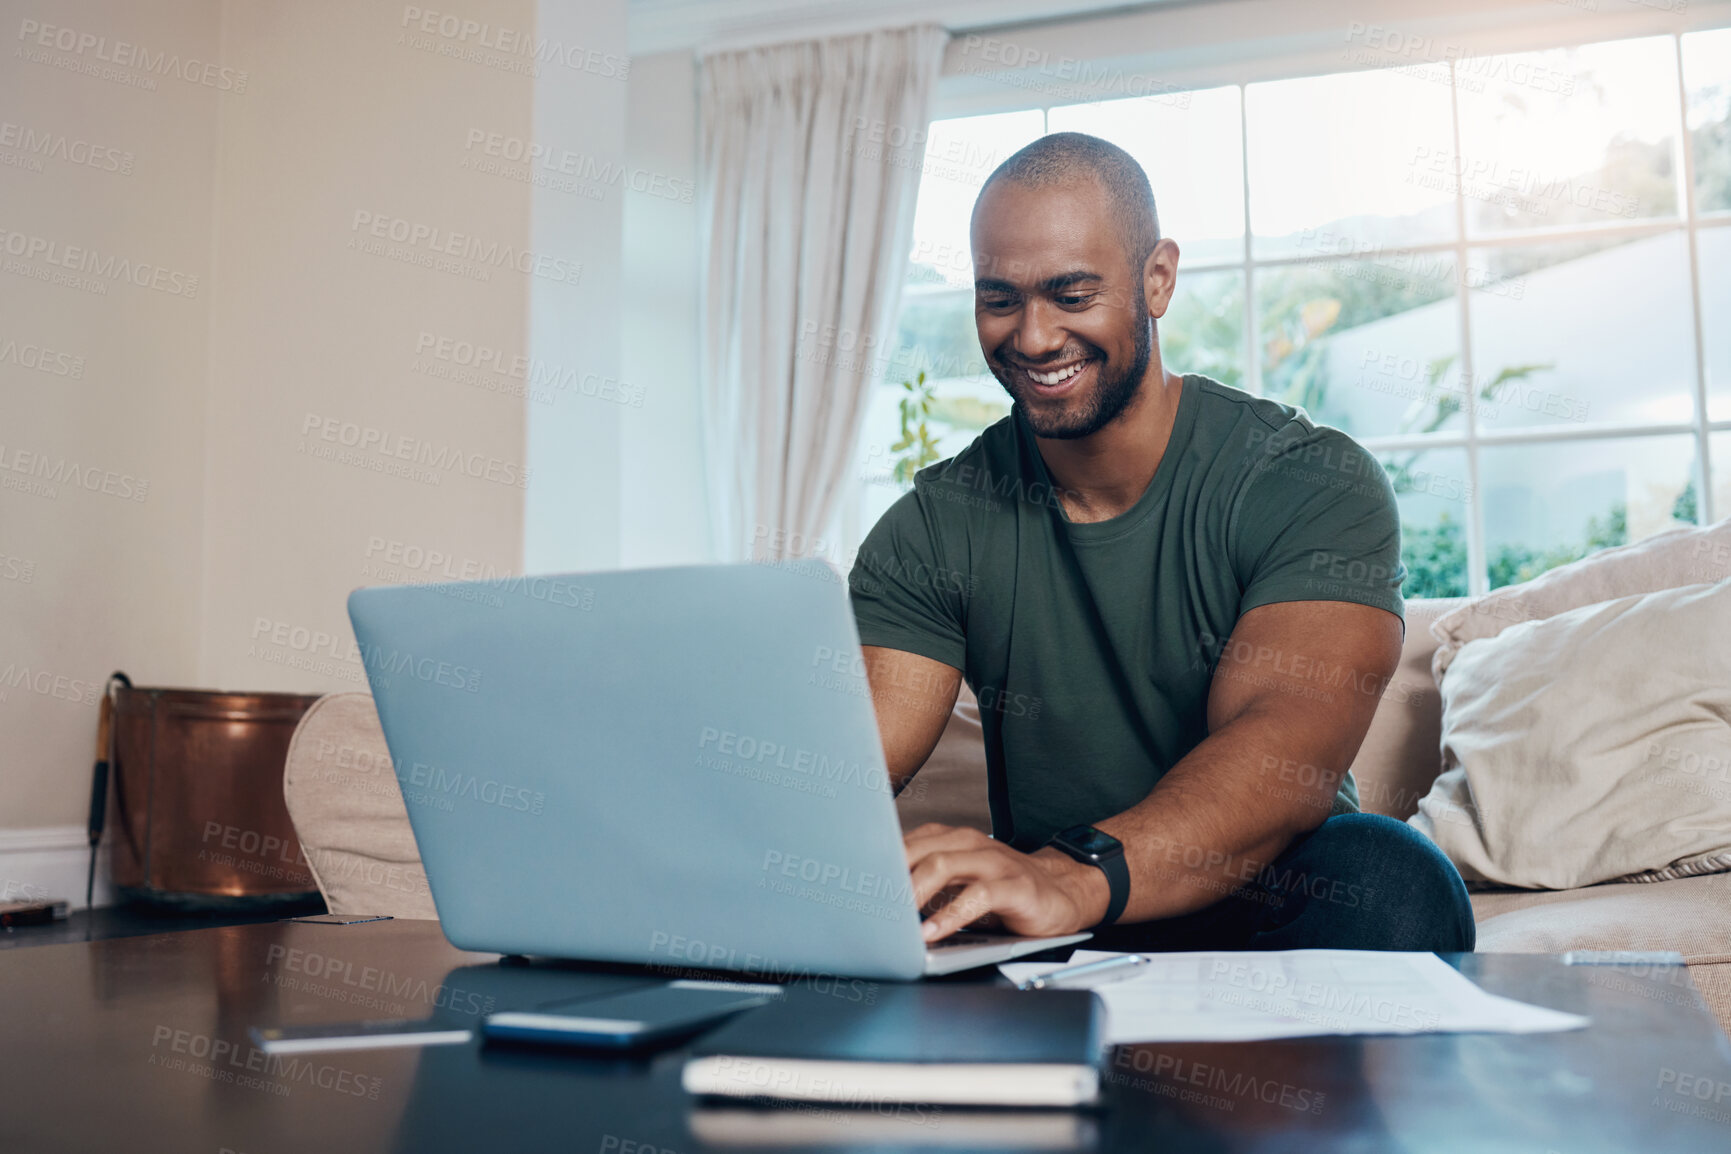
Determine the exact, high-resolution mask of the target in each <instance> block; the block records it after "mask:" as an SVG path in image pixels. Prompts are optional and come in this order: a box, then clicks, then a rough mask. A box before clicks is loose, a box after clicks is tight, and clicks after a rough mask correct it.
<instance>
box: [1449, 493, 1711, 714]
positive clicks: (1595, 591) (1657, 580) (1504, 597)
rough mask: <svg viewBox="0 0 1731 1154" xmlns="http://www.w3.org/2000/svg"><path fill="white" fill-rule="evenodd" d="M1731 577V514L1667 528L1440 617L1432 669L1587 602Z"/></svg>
mask: <svg viewBox="0 0 1731 1154" xmlns="http://www.w3.org/2000/svg"><path fill="white" fill-rule="evenodd" d="M1728 576H1731V517H1727V518H1726V519H1725V520H1723V521H1720V522H1718V523H1717V524H1713V525H1708V526H1705V527H1703V528H1694V527H1692V526H1681V527H1679V528H1676V529H1667V530H1666V531H1665V532H1663V533H1658V534H1655V535H1654V536H1652V537H1648V538H1646V539H1645V540H1642V541H1637V542H1635V543H1634V544H1632V545H1619V546H1617V547H1616V548H1614V549H1604V550H1601V551H1600V552H1597V553H1594V554H1592V555H1591V556H1588V557H1583V558H1581V559H1580V560H1579V561H1572V562H1570V563H1569V564H1567V565H1560V566H1558V567H1557V568H1555V569H1552V570H1550V571H1549V572H1548V573H1541V574H1540V575H1539V576H1537V577H1535V578H1533V579H1532V580H1531V581H1523V582H1521V583H1520V584H1519V585H1509V586H1505V587H1504V588H1502V589H1496V590H1493V591H1492V592H1490V593H1486V594H1485V595H1483V596H1482V597H1475V598H1473V599H1472V600H1471V601H1469V602H1467V603H1466V604H1465V605H1462V606H1460V607H1459V608H1457V609H1454V610H1453V611H1451V612H1449V613H1446V614H1444V615H1443V616H1441V617H1439V618H1437V620H1436V621H1435V622H1433V623H1432V624H1431V627H1430V631H1431V635H1432V636H1434V637H1435V638H1436V639H1437V642H1438V645H1437V650H1436V653H1435V655H1434V656H1433V657H1432V658H1431V672H1432V673H1433V674H1434V675H1435V677H1436V679H1437V680H1438V681H1439V682H1440V681H1441V680H1442V677H1443V674H1444V673H1445V672H1447V671H1448V667H1449V663H1450V662H1451V661H1453V660H1454V657H1455V654H1457V653H1459V652H1460V650H1461V646H1463V645H1465V644H1466V643H1467V642H1469V641H1477V640H1481V639H1483V638H1486V637H1495V636H1496V635H1497V634H1499V633H1501V632H1502V631H1503V630H1504V629H1507V628H1508V627H1509V626H1511V625H1517V624H1519V623H1520V622H1522V621H1540V620H1543V619H1544V618H1546V617H1554V616H1555V615H1556V614H1558V613H1564V612H1567V611H1568V610H1570V609H1578V608H1580V607H1581V606H1582V605H1592V604H1595V603H1596V602H1599V601H1610V600H1612V599H1614V598H1617V597H1628V596H1632V595H1633V594H1636V593H1654V592H1657V591H1658V590H1660V589H1675V588H1676V587H1677V586H1679V585H1703V584H1712V583H1713V582H1716V581H1720V580H1723V579H1724V578H1725V577H1728Z"/></svg>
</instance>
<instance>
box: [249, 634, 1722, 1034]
mask: <svg viewBox="0 0 1731 1154" xmlns="http://www.w3.org/2000/svg"><path fill="white" fill-rule="evenodd" d="M1461 603H1462V602H1461V601H1460V600H1430V601H1426V600H1412V601H1408V602H1407V616H1406V621H1407V628H1406V646H1405V648H1404V650H1403V651H1402V653H1401V662H1400V668H1399V670H1398V671H1397V673H1396V675H1395V677H1394V678H1393V680H1392V681H1391V683H1390V685H1389V687H1388V689H1387V691H1386V692H1385V693H1384V695H1383V700H1382V703H1381V705H1380V706H1379V707H1378V709H1377V712H1376V717H1375V719H1374V720H1373V721H1372V722H1371V727H1370V732H1369V734H1367V735H1366V737H1365V741H1364V745H1363V747H1362V748H1361V749H1360V750H1359V753H1358V757H1357V759H1356V760H1355V761H1354V762H1353V765H1352V770H1353V774H1354V776H1355V777H1356V778H1357V780H1358V790H1359V797H1360V799H1361V801H1362V803H1363V805H1364V808H1365V809H1367V810H1369V811H1372V812H1375V813H1383V814H1388V815H1389V816H1391V817H1396V818H1400V819H1403V820H1404V819H1405V818H1407V817H1409V816H1410V815H1411V814H1412V813H1413V812H1414V811H1416V810H1417V808H1418V801H1419V799H1420V798H1421V797H1423V796H1424V795H1425V794H1426V793H1427V792H1429V790H1430V785H1431V782H1432V781H1433V780H1434V779H1435V778H1436V776H1437V774H1438V773H1439V772H1440V771H1441V729H1442V709H1441V699H1440V697H1439V696H1438V694H1437V689H1436V684H1435V682H1434V681H1433V680H1432V677H1431V654H1432V652H1433V651H1434V650H1435V649H1436V642H1435V640H1433V639H1432V637H1431V635H1430V624H1431V622H1432V621H1434V620H1436V619H1437V618H1438V617H1440V616H1441V615H1442V614H1443V613H1445V612H1447V611H1448V610H1450V609H1453V608H1454V607H1455V606H1457V605H1459V604H1461ZM283 792H284V795H285V798H286V799H287V801H288V808H289V813H290V815H291V816H292V817H293V818H294V822H295V827H296V830H297V831H298V832H299V834H300V837H301V840H302V843H303V844H304V845H305V846H306V849H307V853H308V856H309V859H310V861H311V863H312V868H313V872H314V875H315V876H316V877H317V878H318V880H319V887H320V889H321V890H322V891H323V892H324V894H325V898H326V900H327V902H329V904H330V907H331V909H332V911H333V912H338V913H354V912H364V913H389V914H395V915H396V916H398V917H429V918H430V917H433V916H435V914H434V911H433V904H432V899H431V897H430V895H429V893H428V890H427V885H426V879H425V876H424V875H423V874H422V873H421V871H420V861H419V857H418V855H417V854H416V852H415V846H414V839H413V837H412V835H411V834H410V833H409V829H408V815H407V813H406V811H405V810H404V808H403V801H402V796H401V793H400V792H399V791H398V789H397V782H396V778H395V776H394V775H393V774H392V772H391V769H390V761H389V753H388V751H387V750H386V748H385V742H384V736H383V734H381V733H380V732H379V726H378V718H377V715H376V714H375V713H374V712H373V705H372V699H371V698H370V697H369V696H368V695H366V694H364V693H340V694H334V695H332V696H330V697H326V698H324V699H322V700H320V701H319V702H318V703H317V704H315V705H314V706H313V708H312V709H311V710H309V711H308V713H307V714H306V716H305V717H304V718H303V719H302V721H301V725H300V727H299V729H297V730H296V732H295V737H294V741H293V742H292V743H291V745H290V747H289V755H288V764H287V766H286V770H285V773H284V779H283ZM897 804H898V806H899V808H900V810H901V817H902V824H903V826H904V827H911V826H913V825H918V824H920V823H921V822H926V821H941V822H946V823H949V824H953V825H972V826H976V827H978V828H980V829H990V824H991V823H990V818H989V816H988V812H987V805H986V755H985V746H984V744H983V742H982V740H981V735H980V722H979V709H978V706H977V705H976V703H975V702H974V699H973V696H972V695H971V694H969V693H968V691H967V688H966V686H964V687H963V689H962V698H961V700H960V701H958V702H957V705H956V709H955V711H954V713H953V714H952V715H951V718H950V721H949V724H948V726H947V727H946V728H945V730H944V735H943V738H942V739H941V740H940V741H939V743H938V747H937V749H936V750H935V751H934V752H933V754H932V757H931V759H930V760H929V761H928V762H927V763H926V766H925V768H923V769H922V770H921V771H920V773H919V774H918V776H916V777H915V778H914V780H913V782H912V783H910V784H909V786H908V788H907V790H905V791H904V793H903V795H902V797H901V798H900V799H898V803H897ZM1473 910H1474V913H1475V914H1476V915H1477V920H1478V948H1479V950H1481V951H1484V952H1506V953H1546V954H1550V953H1561V952H1563V951H1565V950H1577V949H1590V950H1677V951H1679V952H1681V953H1682V955H1683V957H1684V960H1685V961H1686V962H1687V963H1688V976H1689V977H1690V978H1691V979H1693V983H1694V987H1695V988H1696V989H1698V990H1699V991H1700V993H1701V995H1702V996H1704V997H1705V999H1706V1001H1707V1003H1708V1005H1709V1006H1710V1007H1711V1008H1712V1010H1713V1012H1714V1014H1715V1015H1717V1017H1718V1019H1719V1022H1720V1025H1721V1026H1722V1027H1723V1028H1725V1029H1726V1030H1727V1032H1731V874H1714V875H1710V876H1706V877H1694V878H1684V879H1681V880H1677V881H1664V882H1655V883H1649V884H1630V883H1611V884H1606V885H1598V886H1591V887H1588V888H1585V889H1576V890H1563V891H1526V890H1518V891H1517V890H1507V891H1495V892H1483V893H1477V894H1474V895H1473ZM1662 973H1663V972H1662V971H1661V974H1662ZM1631 974H1638V975H1641V976H1652V971H1650V970H1648V969H1646V968H1644V967H1632V968H1630V969H1629V970H1624V971H1619V970H1618V969H1615V968H1606V969H1601V970H1595V972H1594V980H1595V981H1601V982H1605V983H1610V984H1616V983H1619V982H1629V981H1630V977H1631ZM1644 988H1646V989H1651V987H1644ZM1667 993H1668V994H1674V996H1676V997H1681V998H1690V997H1693V996H1694V994H1693V993H1692V991H1691V990H1690V988H1689V986H1688V985H1687V984H1686V983H1683V982H1681V981H1678V982H1676V983H1675V984H1674V985H1672V986H1670V987H1669V988H1668V990H1667Z"/></svg>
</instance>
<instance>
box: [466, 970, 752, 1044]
mask: <svg viewBox="0 0 1731 1154" xmlns="http://www.w3.org/2000/svg"><path fill="white" fill-rule="evenodd" d="M780 996H781V987H780V986H773V985H758V984H755V983H750V982H705V981H677V982H668V983H666V984H665V985H660V986H651V987H649V988H648V989H642V990H631V991H628V992H627V993H623V994H613V995H611V996H609V997H604V998H574V999H572V1000H570V1001H564V1002H550V1003H548V1004H547V1005H544V1006H537V1007H536V1008H535V1009H533V1010H500V1011H498V1012H496V1013H492V1014H488V1015H487V1016H486V1017H485V1018H483V1019H482V1020H481V1032H482V1034H483V1035H484V1036H485V1037H486V1038H487V1039H488V1040H489V1041H495V1040H496V1041H507V1042H534V1043H538V1044H541V1045H552V1046H572V1047H576V1048H578V1049H586V1050H614V1051H619V1050H641V1049H647V1048H649V1047H652V1046H660V1045H668V1044H671V1043H673V1042H678V1041H681V1040H683V1039H685V1038H689V1037H691V1036H693V1035H694V1034H697V1033H699V1032H701V1031H702V1030H704V1029H705V1028H707V1027H709V1026H711V1025H713V1024H715V1023H717V1022H720V1021H721V1020H722V1019H723V1018H729V1017H732V1016H733V1015H734V1014H737V1013H740V1012H741V1011H743V1010H750V1009H754V1008H756V1007H758V1006H762V1005H765V1004H766V1003H768V1002H772V1001H774V1000H775V999H776V998H778V997H780Z"/></svg>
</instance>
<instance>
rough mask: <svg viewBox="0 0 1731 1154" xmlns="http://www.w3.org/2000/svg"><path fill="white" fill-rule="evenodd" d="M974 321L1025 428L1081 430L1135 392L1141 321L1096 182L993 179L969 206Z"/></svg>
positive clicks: (1138, 281)
mask: <svg viewBox="0 0 1731 1154" xmlns="http://www.w3.org/2000/svg"><path fill="white" fill-rule="evenodd" d="M973 249H974V324H975V326H976V327H977V328H978V329H979V332H980V349H981V351H982V352H984V353H985V356H986V364H987V366H988V367H989V368H990V369H991V370H992V375H993V376H995V377H997V378H998V383H999V384H1001V385H1003V386H1004V389H1005V390H1006V391H1007V392H1008V393H1009V394H1010V396H1011V397H1012V398H1013V399H1014V400H1015V401H1016V402H1017V403H1019V404H1020V405H1021V406H1022V411H1023V412H1024V413H1025V414H1026V416H1027V418H1028V424H1029V425H1030V426H1031V427H1032V428H1033V430H1034V432H1035V434H1036V435H1038V436H1041V437H1052V438H1059V439H1074V438H1078V437H1087V436H1091V435H1092V434H1094V433H1095V432H1098V431H1099V430H1100V429H1102V428H1104V427H1105V426H1106V425H1107V424H1109V423H1111V421H1112V420H1113V419H1115V418H1116V417H1117V416H1118V414H1119V413H1121V412H1123V411H1124V408H1125V407H1126V406H1127V405H1128V404H1129V403H1130V401H1131V400H1132V399H1133V398H1134V397H1135V396H1136V394H1137V392H1138V391H1139V390H1140V388H1141V386H1142V377H1143V374H1144V373H1145V372H1146V371H1147V368H1148V361H1149V356H1150V351H1151V348H1152V344H1153V340H1152V329H1151V324H1150V320H1149V315H1148V307H1147V301H1146V297H1145V295H1144V293H1143V285H1142V270H1141V269H1134V270H1132V269H1131V268H1130V261H1129V258H1128V256H1126V254H1125V252H1124V245H1123V241H1122V239H1121V237H1120V234H1119V232H1118V229H1117V227H1116V226H1115V224H1114V222H1113V219H1112V214H1111V207H1110V203H1109V201H1108V200H1107V198H1106V192H1105V190H1104V189H1102V188H1101V187H1100V186H1099V185H1098V184H1097V183H1096V182H1094V181H1093V180H1089V179H1079V180H1076V181H1073V182H1069V183H1066V184H1061V185H1056V186H1047V187H1041V188H1032V187H1029V186H1027V185H1022V184H1017V183H1015V182H1014V181H1009V180H1005V181H999V182H998V183H997V184H995V185H993V186H992V187H990V188H988V189H987V190H986V191H985V192H984V193H983V194H982V195H981V197H980V202H979V205H978V207H977V209H976V211H975V214H974V226H973Z"/></svg>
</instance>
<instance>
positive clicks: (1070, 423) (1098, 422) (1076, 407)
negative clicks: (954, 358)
mask: <svg viewBox="0 0 1731 1154" xmlns="http://www.w3.org/2000/svg"><path fill="white" fill-rule="evenodd" d="M1083 348H1084V349H1085V350H1086V351H1087V354H1088V358H1089V359H1090V360H1092V361H1093V362H1094V363H1095V365H1096V366H1098V368H1097V369H1096V371H1095V374H1094V388H1093V390H1092V391H1091V392H1089V393H1088V395H1087V396H1085V397H1078V398H1074V399H1069V398H1067V399H1069V400H1070V401H1071V403H1070V404H1069V405H1068V406H1064V407H1061V408H1060V407H1046V406H1039V407H1036V406H1034V405H1030V404H1029V403H1028V399H1027V397H1025V396H1024V395H1023V390H1022V389H1021V388H1020V387H1019V386H1018V385H1017V384H1016V383H1015V382H1016V381H1017V379H1018V378H1017V376H1016V374H1015V373H1014V372H1013V371H1010V370H1008V369H1006V368H1004V367H1003V364H1002V362H1001V361H999V360H998V359H996V358H993V359H992V360H990V361H988V362H987V365H988V367H989V368H990V369H991V370H992V375H993V376H994V377H996V378H998V383H999V384H1000V385H1002V386H1004V391H1005V392H1006V393H1009V394H1010V399H1011V400H1013V401H1015V402H1016V404H1017V405H1019V406H1021V409H1022V415H1023V416H1024V417H1026V418H1027V421H1028V427H1029V428H1031V429H1033V430H1034V435H1035V436H1036V437H1045V438H1047V439H1049V440H1054V441H1074V440H1079V439H1081V438H1082V437H1091V436H1093V435H1094V434H1095V433H1097V432H1099V431H1100V430H1101V429H1104V428H1105V427H1106V426H1107V425H1109V424H1111V423H1112V422H1113V421H1115V420H1117V419H1118V415H1119V414H1120V413H1122V412H1123V411H1124V410H1125V409H1126V408H1127V407H1129V404H1130V402H1131V401H1132V400H1134V399H1135V397H1136V394H1137V393H1138V392H1139V391H1141V388H1142V376H1143V374H1144V373H1146V372H1147V371H1148V361H1149V359H1150V358H1151V357H1152V356H1153V351H1154V322H1153V321H1152V320H1149V321H1148V322H1147V323H1145V324H1142V325H1138V326H1137V328H1136V348H1135V355H1134V356H1133V357H1132V358H1131V361H1130V363H1129V364H1127V365H1125V366H1124V367H1123V369H1122V370H1121V371H1119V372H1112V371H1111V370H1110V366H1109V365H1108V363H1107V361H1106V355H1105V353H1103V352H1102V351H1101V350H1100V349H1099V348H1097V347H1095V346H1094V345H1089V344H1086V343H1085V342H1084V344H1083Z"/></svg>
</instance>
